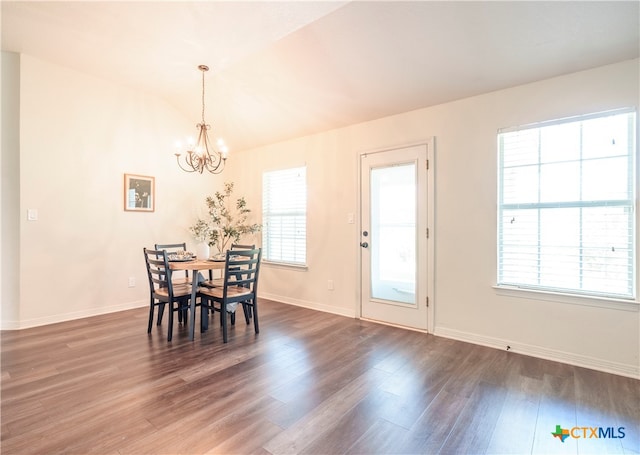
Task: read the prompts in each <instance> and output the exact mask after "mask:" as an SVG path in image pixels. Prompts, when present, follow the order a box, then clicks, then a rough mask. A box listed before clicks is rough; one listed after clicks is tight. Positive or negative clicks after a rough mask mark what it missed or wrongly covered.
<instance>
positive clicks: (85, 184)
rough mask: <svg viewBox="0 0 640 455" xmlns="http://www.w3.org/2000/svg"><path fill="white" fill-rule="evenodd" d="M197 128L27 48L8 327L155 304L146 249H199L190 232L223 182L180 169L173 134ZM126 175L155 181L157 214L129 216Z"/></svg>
mask: <svg viewBox="0 0 640 455" xmlns="http://www.w3.org/2000/svg"><path fill="white" fill-rule="evenodd" d="M3 58H4V55H3ZM3 126H4V125H3ZM193 129H194V122H192V121H190V120H189V119H185V118H184V117H183V116H182V115H181V114H178V112H177V111H176V110H174V109H173V108H172V107H171V106H169V105H168V104H166V103H165V102H163V101H162V100H159V99H157V98H156V97H153V96H150V95H148V94H145V93H143V92H141V91H140V90H134V89H130V88H127V87H123V86H119V85H116V84H113V83H111V82H108V81H106V80H102V79H99V78H95V77H92V76H88V75H85V74H82V73H78V72H76V71H73V70H70V69H67V68H63V67H60V66H56V65H53V64H50V63H47V62H44V61H41V60H38V59H36V58H33V57H30V56H28V55H21V59H20V179H19V182H20V183H19V185H20V187H19V195H20V210H19V217H20V219H19V235H18V236H16V238H14V239H13V241H14V242H17V243H18V244H19V251H20V253H19V255H20V261H19V267H20V274H19V295H20V302H19V318H18V319H16V318H15V317H14V318H12V317H11V314H7V315H3V318H2V327H3V328H20V327H29V326H35V325H41V324H47V323H51V322H57V321H62V320H67V319H73V318H78V317H83V316H89V315H95V314H100V313H106V312H112V311H116V310H120V309H125V308H131V307H138V306H146V305H147V304H148V292H149V288H148V283H147V281H146V280H147V278H146V271H145V268H144V260H143V255H142V248H143V247H144V246H147V247H152V246H153V244H154V243H156V242H159V243H167V242H174V241H187V242H189V244H190V247H191V248H195V245H194V243H193V242H192V240H191V238H190V236H189V233H188V230H187V228H188V226H189V224H190V223H191V222H192V221H193V219H194V218H195V216H196V215H197V214H198V211H199V210H200V209H203V208H204V197H205V195H206V194H211V193H212V192H213V191H215V189H216V188H217V185H218V184H220V180H221V177H219V176H212V175H210V174H209V175H193V174H186V173H184V172H183V171H181V170H179V169H178V168H177V166H176V165H175V157H174V155H173V153H174V150H173V148H174V143H175V140H176V139H179V138H181V137H184V135H185V134H191V133H192V131H193ZM124 173H134V174H142V175H150V176H154V177H155V179H156V209H155V212H153V213H139V212H125V211H124V209H123V207H124V202H123V201H124V196H123V190H124ZM4 209H5V207H4V205H3V215H5V214H4ZM27 209H37V210H38V215H39V219H38V221H27V219H26V213H27ZM4 243H5V239H4V238H3V244H4ZM5 276H6V275H5ZM129 277H135V279H136V286H135V287H133V288H129V287H128V278H129ZM5 284H6V283H5ZM3 307H4V300H3ZM5 316H6V317H5ZM14 316H15V312H14Z"/></svg>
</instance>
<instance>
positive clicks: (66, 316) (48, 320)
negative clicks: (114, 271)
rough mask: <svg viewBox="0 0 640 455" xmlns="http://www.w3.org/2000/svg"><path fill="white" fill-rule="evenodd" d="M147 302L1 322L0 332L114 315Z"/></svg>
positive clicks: (137, 301) (139, 301) (146, 304)
mask: <svg viewBox="0 0 640 455" xmlns="http://www.w3.org/2000/svg"><path fill="white" fill-rule="evenodd" d="M148 306H149V301H148V300H146V299H144V300H136V301H133V302H127V303H123V304H120V305H113V306H108V307H102V308H87V309H85V310H81V311H74V312H71V313H63V314H54V315H52V316H45V317H41V318H33V319H26V320H20V321H4V320H3V321H2V322H0V329H1V330H21V329H29V328H31V327H39V326H42V325H48V324H56V323H58V322H65V321H72V320H74V319H82V318H88V317H91V316H99V315H101V314H108V313H115V312H116V311H124V310H132V309H134V308H140V307H148Z"/></svg>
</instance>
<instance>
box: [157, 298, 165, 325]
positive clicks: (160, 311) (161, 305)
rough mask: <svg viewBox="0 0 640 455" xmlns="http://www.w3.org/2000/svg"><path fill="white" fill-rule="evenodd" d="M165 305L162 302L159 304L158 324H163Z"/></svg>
mask: <svg viewBox="0 0 640 455" xmlns="http://www.w3.org/2000/svg"><path fill="white" fill-rule="evenodd" d="M164 306H165V304H164V303H160V304H159V305H158V322H156V325H160V324H162V316H164Z"/></svg>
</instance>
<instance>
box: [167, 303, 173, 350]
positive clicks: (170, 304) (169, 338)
mask: <svg viewBox="0 0 640 455" xmlns="http://www.w3.org/2000/svg"><path fill="white" fill-rule="evenodd" d="M172 338H173V302H169V329H168V333H167V341H171V339H172Z"/></svg>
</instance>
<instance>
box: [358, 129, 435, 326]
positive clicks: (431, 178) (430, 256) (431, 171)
mask: <svg viewBox="0 0 640 455" xmlns="http://www.w3.org/2000/svg"><path fill="white" fill-rule="evenodd" d="M422 145H424V146H426V147H427V166H428V167H427V198H426V199H427V229H428V230H429V236H428V237H427V268H426V272H425V274H426V276H421V277H418V279H426V281H427V299H428V305H427V330H426V333H433V332H434V329H435V304H436V302H435V235H436V231H435V213H436V212H435V202H436V201H435V169H436V167H435V163H436V162H435V137H433V136H432V137H429V138H427V139H426V140H424V141H418V142H412V143H408V144H401V145H397V146H393V147H385V148H380V149H374V150H366V151H361V152H359V153H358V154H357V156H356V159H357V160H358V162H357V169H358V182H357V199H358V201H357V207H358V217H357V219H358V221H357V231H356V232H355V238H354V242H353V244H354V251H355V252H356V267H357V276H358V283H357V284H358V286H357V292H356V294H357V301H356V309H355V315H356V318H357V319H362V273H363V271H362V256H361V251H360V250H361V247H360V233H361V232H362V194H361V188H362V166H361V163H362V155H368V154H373V153H380V152H391V151H394V150H398V149H402V148H407V147H415V146H422ZM425 235H426V234H425ZM375 322H379V323H381V324H385V323H384V322H382V321H375ZM387 325H394V324H390V323H387ZM402 328H405V329H407V330H416V331H419V332H422V330H418V329H413V328H411V327H404V326H402Z"/></svg>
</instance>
